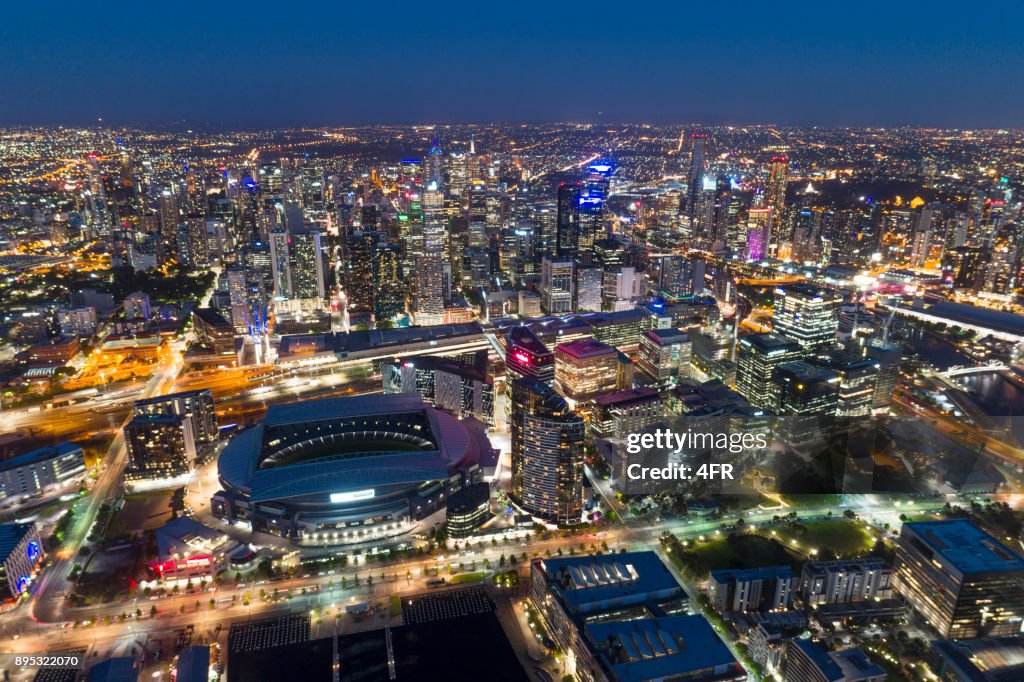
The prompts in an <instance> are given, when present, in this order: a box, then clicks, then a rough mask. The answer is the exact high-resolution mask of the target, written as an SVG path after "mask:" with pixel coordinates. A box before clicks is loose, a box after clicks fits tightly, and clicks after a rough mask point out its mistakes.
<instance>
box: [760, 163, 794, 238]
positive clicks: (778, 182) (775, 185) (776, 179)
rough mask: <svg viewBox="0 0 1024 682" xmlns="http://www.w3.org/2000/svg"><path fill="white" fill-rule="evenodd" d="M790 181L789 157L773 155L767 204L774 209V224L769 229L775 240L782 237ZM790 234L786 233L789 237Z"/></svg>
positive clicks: (766, 194) (772, 218) (766, 193)
mask: <svg viewBox="0 0 1024 682" xmlns="http://www.w3.org/2000/svg"><path fill="white" fill-rule="evenodd" d="M788 181H789V159H788V158H787V157H785V156H773V157H772V160H771V163H770V164H769V165H768V187H767V188H766V190H765V206H767V207H768V208H770V209H772V214H771V215H772V217H771V220H772V224H771V226H770V228H769V230H768V234H769V235H771V236H772V237H773V238H774V239H775V241H778V240H779V239H780V238H781V234H782V230H781V227H782V216H783V215H784V209H785V207H786V183H787V182H788ZM788 236H789V235H786V238H788Z"/></svg>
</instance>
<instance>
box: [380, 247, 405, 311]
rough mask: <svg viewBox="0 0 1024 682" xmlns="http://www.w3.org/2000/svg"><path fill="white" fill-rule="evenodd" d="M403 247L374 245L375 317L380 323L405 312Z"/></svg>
mask: <svg viewBox="0 0 1024 682" xmlns="http://www.w3.org/2000/svg"><path fill="white" fill-rule="evenodd" d="M401 260H402V249H401V247H400V246H398V245H397V244H375V245H374V247H373V317H374V320H375V321H376V322H377V324H378V325H379V324H380V323H381V322H383V321H384V320H393V319H395V318H396V317H399V316H400V315H403V314H404V313H405V293H404V287H403V286H402V277H401Z"/></svg>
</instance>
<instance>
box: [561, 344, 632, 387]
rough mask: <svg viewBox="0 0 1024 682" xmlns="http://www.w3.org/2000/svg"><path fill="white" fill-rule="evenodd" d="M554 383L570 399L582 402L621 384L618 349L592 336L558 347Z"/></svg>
mask: <svg viewBox="0 0 1024 682" xmlns="http://www.w3.org/2000/svg"><path fill="white" fill-rule="evenodd" d="M555 386H556V388H557V389H558V392H559V393H561V394H562V395H563V396H565V397H566V398H567V399H568V400H571V401H573V402H579V401H582V400H589V399H591V398H593V397H595V396H598V395H601V394H602V393H607V392H609V391H614V390H615V389H616V388H622V387H621V386H619V352H618V351H617V350H615V348H613V347H612V346H609V345H608V344H606V343H601V342H600V341H597V340H595V339H593V338H591V337H585V338H582V339H576V340H575V341H572V342H570V343H560V344H558V345H557V346H555Z"/></svg>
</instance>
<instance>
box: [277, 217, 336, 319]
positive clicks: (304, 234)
mask: <svg viewBox="0 0 1024 682" xmlns="http://www.w3.org/2000/svg"><path fill="white" fill-rule="evenodd" d="M289 232H290V233H291V245H290V246H291V249H290V256H291V260H290V264H289V265H290V269H291V280H292V287H291V288H292V297H293V298H297V299H305V300H313V299H319V300H320V301H321V302H322V301H323V298H324V296H325V295H326V292H325V288H324V259H323V251H322V249H321V246H320V230H319V229H318V228H316V227H304V228H302V229H300V230H298V231H292V230H290V229H289ZM271 262H272V263H273V259H272V261H271Z"/></svg>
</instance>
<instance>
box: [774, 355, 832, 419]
mask: <svg viewBox="0 0 1024 682" xmlns="http://www.w3.org/2000/svg"><path fill="white" fill-rule="evenodd" d="M776 376H777V380H778V382H779V393H780V398H779V411H780V412H781V413H782V414H787V415H799V416H816V415H820V416H826V417H831V416H835V414H836V409H837V408H838V405H839V381H840V378H839V375H838V374H836V373H835V372H833V371H832V370H830V369H827V368H825V367H821V366H818V365H814V364H811V363H809V362H805V361H803V360H796V361H793V362H784V363H782V364H781V365H779V366H778V369H777V370H776Z"/></svg>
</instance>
